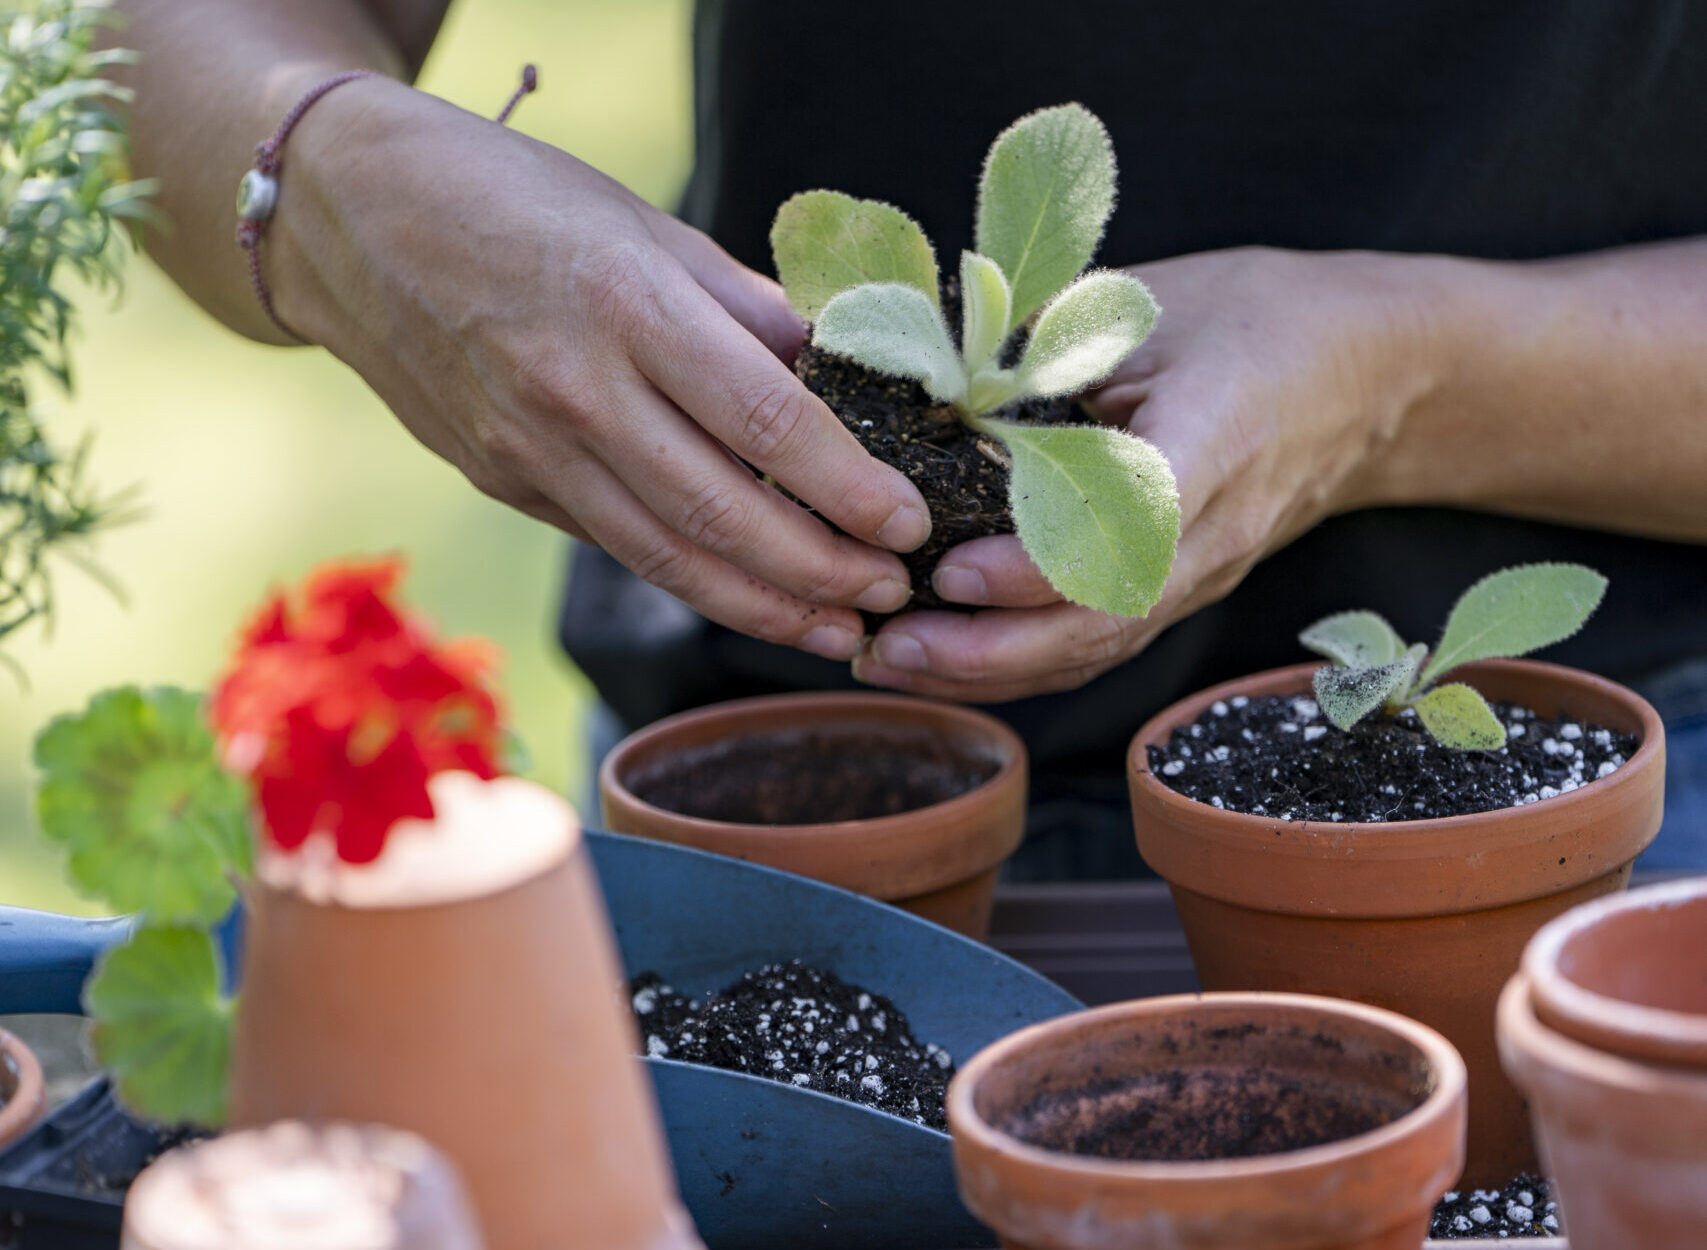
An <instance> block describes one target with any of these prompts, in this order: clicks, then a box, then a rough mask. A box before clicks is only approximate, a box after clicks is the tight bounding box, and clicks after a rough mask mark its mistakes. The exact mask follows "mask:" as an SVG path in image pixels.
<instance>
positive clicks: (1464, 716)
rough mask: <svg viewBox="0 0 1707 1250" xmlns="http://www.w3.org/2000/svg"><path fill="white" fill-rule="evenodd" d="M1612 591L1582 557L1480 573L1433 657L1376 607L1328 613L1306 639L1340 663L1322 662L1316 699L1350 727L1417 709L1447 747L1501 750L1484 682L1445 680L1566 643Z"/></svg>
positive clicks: (1500, 732)
mask: <svg viewBox="0 0 1707 1250" xmlns="http://www.w3.org/2000/svg"><path fill="white" fill-rule="evenodd" d="M1605 593H1606V578H1604V577H1602V576H1601V575H1600V574H1599V573H1597V572H1595V571H1594V570H1593V569H1590V568H1585V567H1584V566H1583V565H1580V564H1525V565H1520V566H1518V567H1516V568H1510V569H1502V570H1501V571H1500V572H1498V573H1491V574H1489V575H1488V576H1487V577H1484V578H1483V579H1482V580H1481V581H1479V582H1477V583H1476V584H1475V585H1474V586H1472V587H1470V589H1469V590H1467V591H1465V592H1464V594H1463V595H1462V596H1461V597H1460V598H1459V600H1458V602H1457V603H1456V604H1454V605H1453V608H1452V614H1451V615H1450V616H1449V617H1447V620H1446V630H1445V632H1444V633H1442V634H1441V637H1440V645H1439V646H1437V647H1436V648H1435V649H1434V654H1433V655H1432V656H1430V655H1429V653H1428V647H1427V646H1425V645H1424V644H1423V643H1420V642H1419V643H1416V644H1415V645H1413V646H1408V647H1407V646H1406V645H1405V641H1404V639H1402V638H1400V637H1399V635H1398V633H1397V632H1396V631H1395V630H1394V629H1393V627H1392V626H1391V625H1389V624H1388V623H1387V622H1386V621H1385V620H1384V619H1383V618H1382V617H1380V616H1378V615H1377V614H1376V613H1374V612H1361V611H1360V612H1341V613H1339V614H1337V615H1335V616H1329V617H1324V618H1323V619H1322V620H1319V621H1317V622H1316V623H1315V624H1314V625H1312V626H1310V627H1309V628H1308V629H1306V630H1305V631H1304V632H1303V633H1302V634H1300V635H1299V636H1298V641H1299V642H1301V643H1303V644H1304V645H1305V646H1306V647H1308V648H1310V650H1312V651H1315V652H1316V653H1318V654H1319V655H1325V656H1327V657H1328V658H1329V659H1330V660H1332V661H1333V664H1332V665H1330V666H1328V667H1324V668H1320V669H1317V670H1316V675H1315V679H1314V685H1315V688H1316V701H1317V702H1318V703H1319V704H1320V705H1321V708H1322V711H1323V713H1324V714H1325V715H1326V716H1327V718H1328V719H1329V720H1331V721H1332V722H1333V723H1334V724H1335V725H1338V726H1339V727H1340V728H1341V729H1350V728H1351V727H1352V726H1353V725H1355V724H1356V723H1357V722H1358V721H1360V720H1362V719H1363V718H1364V717H1365V716H1368V715H1369V714H1370V713H1371V712H1374V711H1375V710H1376V709H1377V708H1384V709H1385V710H1386V711H1387V712H1388V713H1389V714H1392V713H1395V712H1398V711H1399V710H1400V709H1402V708H1407V707H1408V708H1411V709H1412V710H1413V711H1415V712H1416V714H1417V718H1418V719H1419V720H1421V721H1422V723H1423V727H1424V728H1425V729H1427V730H1428V732H1429V734H1430V735H1431V736H1432V737H1433V738H1434V740H1435V741H1436V742H1438V743H1440V744H1441V745H1442V746H1445V747H1451V748H1453V749H1454V750H1460V751H1471V750H1493V749H1496V748H1498V747H1502V746H1504V745H1505V742H1506V731H1505V726H1504V725H1502V724H1501V723H1500V721H1499V718H1498V717H1496V716H1495V715H1494V713H1493V709H1492V708H1490V707H1489V706H1488V702H1487V700H1486V699H1484V698H1483V697H1482V696H1481V695H1480V694H1478V693H1477V692H1476V691H1475V690H1473V689H1471V688H1470V687H1469V686H1466V685H1464V684H1463V683H1461V682H1455V683H1452V684H1449V685H1445V686H1439V685H1436V684H1435V683H1436V682H1437V681H1439V679H1440V678H1441V677H1444V676H1445V675H1446V674H1447V673H1449V672H1451V671H1452V670H1453V669H1455V668H1457V667H1458V666H1459V665H1461V664H1469V663H1471V662H1472V661H1475V660H1491V659H1506V658H1510V657H1513V656H1520V655H1527V654H1528V653H1529V652H1531V651H1535V650H1538V649H1540V648H1541V647H1546V646H1551V645H1552V644H1553V643H1555V642H1562V641H1564V640H1565V639H1566V638H1569V637H1570V636H1571V635H1572V634H1574V633H1576V632H1577V630H1579V629H1581V628H1582V626H1583V622H1584V621H1586V620H1588V618H1589V616H1590V614H1591V613H1593V611H1594V610H1595V608H1597V607H1598V606H1600V600H1601V596H1602V595H1604V594H1605Z"/></svg>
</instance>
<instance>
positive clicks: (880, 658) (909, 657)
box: [872, 634, 930, 673]
mask: <svg viewBox="0 0 1707 1250" xmlns="http://www.w3.org/2000/svg"><path fill="white" fill-rule="evenodd" d="M872 650H873V651H875V652H876V654H877V662H878V663H879V664H881V665H883V666H884V667H885V668H898V669H900V670H901V671H902V672H904V673H922V672H924V671H925V669H926V668H928V667H929V665H930V662H929V661H928V660H927V659H926V658H925V649H924V647H922V646H921V645H920V644H919V640H918V639H917V638H909V637H908V636H907V635H906V634H883V635H879V636H878V639H877V641H876V642H875V643H873V644H872Z"/></svg>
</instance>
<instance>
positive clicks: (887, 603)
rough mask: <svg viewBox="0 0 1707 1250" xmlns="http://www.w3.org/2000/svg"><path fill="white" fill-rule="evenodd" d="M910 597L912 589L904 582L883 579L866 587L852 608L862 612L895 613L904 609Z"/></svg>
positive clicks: (888, 578) (890, 578) (891, 578)
mask: <svg viewBox="0 0 1707 1250" xmlns="http://www.w3.org/2000/svg"><path fill="white" fill-rule="evenodd" d="M912 597H913V588H912V587H911V586H909V585H907V583H906V582H898V581H896V580H895V579H894V578H893V577H885V578H884V579H883V580H882V581H878V582H873V583H872V584H871V585H870V586H867V587H866V589H865V593H864V594H863V595H861V596H860V597H859V598H858V599H856V600H854V607H856V608H859V609H860V610H861V611H864V612H895V611H899V610H900V609H901V608H904V607H906V606H907V600H909V599H911V598H912Z"/></svg>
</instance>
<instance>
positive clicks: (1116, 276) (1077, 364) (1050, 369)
mask: <svg viewBox="0 0 1707 1250" xmlns="http://www.w3.org/2000/svg"><path fill="white" fill-rule="evenodd" d="M1160 311H1161V309H1160V308H1158V307H1157V305H1156V301H1155V300H1154V299H1153V298H1151V296H1150V291H1149V288H1147V287H1146V286H1145V285H1144V284H1143V283H1142V282H1140V281H1138V279H1137V278H1134V277H1132V276H1131V275H1130V274H1124V273H1119V272H1116V271H1115V270H1112V269H1105V270H1102V271H1100V272H1098V273H1089V274H1086V275H1085V276H1084V277H1082V278H1080V279H1079V280H1078V281H1077V282H1075V283H1073V285H1072V286H1070V287H1068V288H1067V289H1066V290H1065V291H1062V292H1061V293H1060V294H1059V295H1057V296H1056V297H1055V298H1054V299H1052V300H1050V301H1049V303H1048V304H1047V305H1045V306H1044V309H1043V311H1042V312H1041V313H1039V314H1038V317H1037V325H1036V326H1035V327H1034V328H1033V329H1032V332H1031V341H1030V342H1029V343H1028V344H1027V345H1026V349H1025V355H1024V357H1022V358H1021V360H1020V362H1019V385H1020V390H1021V391H1023V392H1024V393H1025V394H1027V395H1038V396H1050V395H1070V394H1073V393H1074V392H1076V391H1082V390H1084V389H1085V388H1086V387H1088V386H1093V385H1095V384H1096V383H1098V382H1100V381H1102V380H1103V379H1104V378H1106V377H1107V376H1108V375H1109V374H1110V373H1112V372H1114V369H1115V366H1117V365H1118V364H1120V362H1121V361H1122V360H1125V359H1126V357H1127V356H1128V355H1130V354H1131V353H1132V350H1133V349H1134V348H1135V347H1137V346H1138V344H1140V343H1142V342H1143V341H1144V337H1145V336H1146V335H1147V334H1149V333H1150V329H1151V327H1152V326H1154V325H1155V324H1156V315H1157V314H1158V313H1159V312H1160Z"/></svg>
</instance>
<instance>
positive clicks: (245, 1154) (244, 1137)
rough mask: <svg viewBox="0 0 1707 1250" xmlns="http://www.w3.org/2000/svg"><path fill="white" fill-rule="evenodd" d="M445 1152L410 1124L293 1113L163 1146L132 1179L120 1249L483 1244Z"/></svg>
mask: <svg viewBox="0 0 1707 1250" xmlns="http://www.w3.org/2000/svg"><path fill="white" fill-rule="evenodd" d="M480 1244H481V1243H480V1233H479V1231H478V1230H477V1229H476V1228H475V1226H474V1215H473V1212H472V1210H471V1209H470V1208H469V1204H468V1199H467V1197H466V1196H465V1195H464V1193H463V1191H462V1185H461V1183H460V1182H459V1181H458V1180H457V1176H456V1171H455V1169H454V1168H452V1167H451V1166H450V1164H449V1162H448V1161H447V1160H446V1159H445V1158H444V1156H443V1155H441V1154H439V1152H438V1151H436V1150H434V1149H433V1148H432V1147H431V1146H429V1145H428V1144H427V1143H426V1142H424V1141H422V1140H421V1139H420V1138H419V1137H416V1136H414V1135H413V1134H411V1133H400V1132H397V1131H396V1130H394V1129H383V1128H375V1127H371V1126H355V1125H348V1124H329V1125H309V1124H303V1123H299V1122H286V1123H282V1124H275V1125H271V1126H269V1127H267V1128H264V1129H251V1130H249V1131H247V1132H238V1133H230V1134H227V1135H226V1136H224V1137H220V1138H216V1139H214V1140H211V1141H202V1142H197V1143H195V1144H193V1145H188V1146H180V1147H177V1148H176V1149H173V1150H170V1151H167V1152H166V1153H165V1154H164V1155H162V1156H161V1157H160V1159H159V1160H157V1161H156V1162H154V1163H152V1164H150V1165H149V1166H148V1167H147V1168H146V1169H145V1170H144V1171H143V1172H142V1174H141V1175H140V1176H138V1177H137V1178H136V1180H135V1182H134V1183H133V1184H132V1185H131V1188H130V1194H129V1196H128V1198H127V1200H126V1202H125V1211H124V1232H123V1236H122V1237H121V1239H120V1242H119V1248H120V1250H207V1248H208V1247H209V1246H266V1247H268V1248H269V1250H372V1248H373V1247H378V1246H384V1247H386V1250H480Z"/></svg>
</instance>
